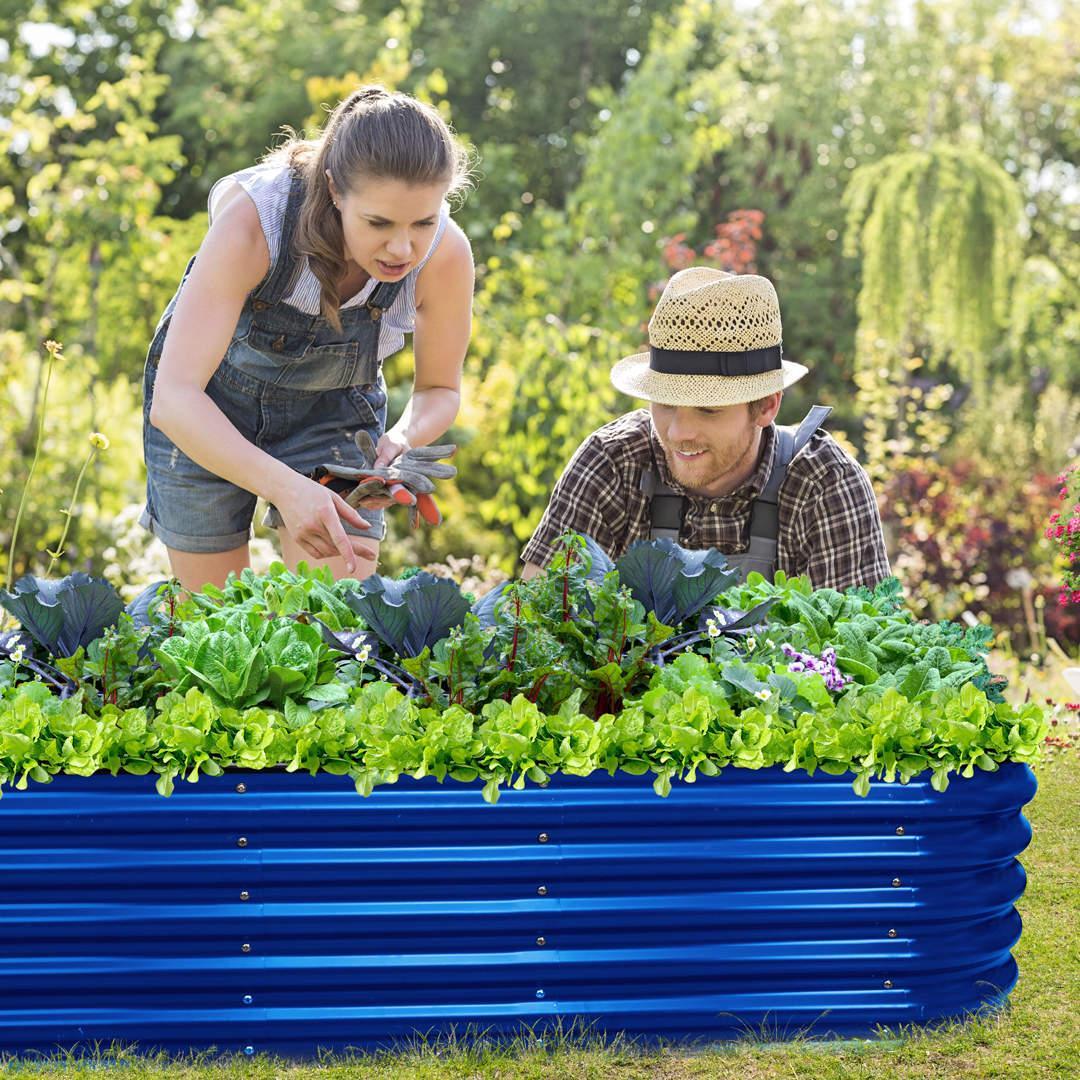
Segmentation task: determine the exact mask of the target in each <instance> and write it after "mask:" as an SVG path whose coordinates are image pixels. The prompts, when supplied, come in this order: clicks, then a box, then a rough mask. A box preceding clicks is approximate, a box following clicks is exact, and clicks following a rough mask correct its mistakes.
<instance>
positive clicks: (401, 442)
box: [374, 428, 409, 469]
mask: <svg viewBox="0 0 1080 1080" xmlns="http://www.w3.org/2000/svg"><path fill="white" fill-rule="evenodd" d="M408 449H409V440H408V439H407V438H406V437H405V436H404V435H402V434H401V432H400V431H395V430H394V429H393V428H391V429H390V430H389V431H387V432H384V434H383V436H382V438H380V439H379V441H378V443H377V444H376V446H375V461H374V465H375V468H377V469H378V468H385V467H386V466H387V465H391V464H393V463H394V462H395V461H396V460H397V459H398V458H399V457H401V455H402V454H404V453H405V451H406V450H408Z"/></svg>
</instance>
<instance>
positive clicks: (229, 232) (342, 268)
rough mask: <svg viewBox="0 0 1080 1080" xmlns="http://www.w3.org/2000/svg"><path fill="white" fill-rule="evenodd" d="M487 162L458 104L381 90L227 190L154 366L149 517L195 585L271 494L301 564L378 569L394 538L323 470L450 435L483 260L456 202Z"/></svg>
mask: <svg viewBox="0 0 1080 1080" xmlns="http://www.w3.org/2000/svg"><path fill="white" fill-rule="evenodd" d="M468 184H469V176H468V156H467V153H466V151H465V150H464V149H463V147H462V146H461V145H460V143H458V141H457V140H456V139H455V137H454V135H453V134H452V133H451V131H450V129H449V128H448V127H447V125H446V123H445V122H444V121H443V120H442V118H441V117H440V116H439V114H438V112H437V111H436V110H435V109H433V108H431V107H430V106H428V105H425V104H423V103H421V102H419V101H417V100H416V99H415V98H412V97H410V96H409V95H407V94H402V93H396V92H390V91H387V90H384V89H382V88H381V87H362V88H360V89H358V90H356V91H355V92H354V93H352V94H350V95H349V97H347V98H346V99H345V100H344V101H342V102H341V103H340V104H339V105H338V106H337V108H336V109H335V110H334V111H333V112H332V113H331V115H330V118H329V120H328V122H327V124H326V126H325V128H324V129H323V131H322V133H321V135H319V137H318V138H315V139H311V140H305V139H300V138H296V137H294V138H292V139H291V140H290V141H289V142H288V143H286V144H285V145H284V146H282V147H280V148H279V149H277V150H276V151H274V152H273V153H272V154H270V155H269V156H268V157H267V158H265V159H264V160H263V161H262V162H260V163H259V164H258V165H256V166H254V167H253V168H250V169H245V170H242V171H241V172H238V173H234V174H233V175H231V176H228V177H225V178H223V179H222V180H219V181H218V183H217V184H215V185H214V188H213V190H212V191H211V193H210V205H209V209H210V228H209V230H208V232H207V234H206V237H205V239H204V240H203V242H202V245H201V246H200V248H199V252H198V254H197V256H196V257H195V258H193V259H192V260H191V262H190V263H189V264H188V268H187V270H186V271H185V273H184V278H183V280H182V281H181V283H180V287H179V289H178V290H177V292H176V295H175V296H174V297H173V298H172V300H171V301H170V302H169V305H168V307H167V308H166V309H165V313H164V315H163V316H162V318H161V321H160V323H159V325H158V328H157V331H156V333H155V335H154V340H153V342H152V344H151V346H150V350H149V353H148V355H147V362H146V371H145V375H144V407H143V445H144V453H145V457H146V469H147V500H146V508H145V510H144V512H143V515H142V518H141V521H142V524H143V525H144V526H145V527H146V528H148V529H149V530H150V531H151V532H153V533H154V535H156V536H158V537H159V538H160V539H161V540H162V541H163V542H164V543H165V545H166V547H167V548H168V552H169V560H170V563H171V565H172V570H173V573H174V575H175V576H176V577H177V578H178V579H179V580H180V582H181V583H182V584H183V585H184V587H185V588H187V589H198V588H201V587H202V586H203V585H205V584H207V583H213V584H216V585H219V586H220V585H221V584H223V583H224V581H225V578H226V576H227V575H228V573H229V572H230V571H234V572H237V573H239V572H240V570H242V569H243V568H244V567H245V566H247V565H248V540H249V537H250V525H251V518H252V514H253V512H254V508H255V501H256V496H261V497H263V498H264V499H266V500H267V501H268V502H270V503H271V504H273V506H274V507H275V508H276V510H277V512H278V517H279V518H280V521H281V525H280V527H279V539H280V542H281V548H282V554H283V556H284V559H285V562H286V563H287V564H288V565H290V566H291V567H295V565H296V563H297V562H299V561H300V560H301V559H306V560H307V561H308V562H309V563H310V564H312V565H327V566H329V567H330V568H331V570H332V572H333V573H334V575H335V577H342V576H345V575H349V576H353V577H364V576H366V575H368V574H370V573H371V572H372V571H373V570H374V568H375V563H376V560H377V558H378V550H379V540H381V539H382V537H383V535H384V534H385V528H384V525H383V522H382V510H381V507H384V506H386V505H388V503H387V502H386V501H385V500H381V501H374V502H369V503H368V504H366V505H365V507H364V509H363V510H362V511H359V512H358V511H357V510H355V509H353V507H351V506H349V505H348V503H346V502H345V501H344V499H342V498H341V497H340V496H339V495H337V494H336V493H334V492H332V491H331V490H329V488H327V487H324V486H322V485H320V484H318V483H316V482H315V481H313V480H310V479H308V478H307V475H306V474H307V473H308V472H310V471H311V470H312V469H314V468H315V467H316V466H318V465H320V464H323V463H324V462H332V463H335V464H340V465H345V466H348V467H351V468H362V467H364V466H366V465H370V464H371V463H370V462H367V461H364V460H363V457H362V455H361V453H360V450H359V449H358V447H357V444H356V441H355V437H356V435H357V432H358V431H359V430H360V429H364V430H366V431H367V432H368V433H369V434H370V435H371V437H372V441H374V442H375V444H376V452H377V459H376V461H375V463H374V464H375V465H376V466H382V465H388V464H390V463H391V462H392V461H393V460H394V459H395V458H397V457H398V456H399V455H400V454H401V453H402V452H403V451H404V450H406V449H408V448H409V447H410V446H423V445H427V444H429V443H431V442H433V441H435V440H437V439H438V437H439V436H440V435H442V434H443V433H444V432H445V431H446V429H447V428H448V427H449V426H450V424H451V423H452V422H453V420H454V418H455V416H456V415H457V411H458V405H459V401H460V397H459V392H460V385H461V369H462V364H463V362H464V357H465V350H466V347H467V345H468V340H469V333H470V324H471V304H472V288H473V266H472V254H471V251H470V248H469V243H468V240H467V239H466V237H465V234H464V233H463V232H462V231H461V229H460V228H458V226H457V225H456V224H454V222H452V221H451V220H450V219H449V215H448V208H447V203H446V198H447V196H449V195H453V194H456V193H457V192H460V191H462V190H463V189H465V188H467V186H468ZM409 332H413V333H414V342H413V350H414V354H415V357H416V368H415V375H414V380H413V392H412V396H411V398H410V400H409V402H408V405H407V406H406V408H405V411H404V412H403V414H402V416H401V418H400V419H399V420H398V421H397V423H396V424H394V426H393V427H392V428H391V429H390V430H389V431H387V430H385V424H386V384H385V381H384V378H383V375H382V363H383V361H384V360H385V359H386V357H387V356H389V355H391V354H392V353H394V352H396V351H397V350H398V349H400V348H401V346H402V344H403V343H404V339H405V334H406V333H409Z"/></svg>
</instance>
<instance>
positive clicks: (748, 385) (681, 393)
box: [611, 353, 809, 408]
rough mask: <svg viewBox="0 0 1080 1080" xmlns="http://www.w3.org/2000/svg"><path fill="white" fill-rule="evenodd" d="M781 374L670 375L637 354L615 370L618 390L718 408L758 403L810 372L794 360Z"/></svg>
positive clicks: (667, 402) (664, 401)
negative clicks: (752, 402) (655, 368)
mask: <svg viewBox="0 0 1080 1080" xmlns="http://www.w3.org/2000/svg"><path fill="white" fill-rule="evenodd" d="M781 365H782V367H781V370H780V371H766V372H763V373H762V374H760V375H666V374H664V373H662V372H659V371H653V370H652V369H651V368H650V367H649V353H635V354H634V355H633V356H627V357H626V358H625V359H623V360H620V361H619V362H618V363H617V364H616V365H615V366H614V367H613V368H612V369H611V381H612V383H613V384H614V386H615V389H616V390H621V391H622V392H623V393H624V394H628V395H629V396H630V397H634V398H643V399H644V400H645V401H655V402H656V403H657V404H658V405H696V406H699V407H703V408H714V407H718V406H720V405H741V404H742V403H743V402H746V401H757V400H758V398H763V397H768V395H769V394H775V393H776V392H777V391H779V390H786V389H787V388H788V387H789V386H791V385H793V384H794V383H797V382H798V381H799V380H800V379H801V378H802V377H803V376H804V375H805V374H806V373H807V371H808V370H809V368H807V367H804V366H803V365H802V364H797V363H795V361H794V360H782V361H781Z"/></svg>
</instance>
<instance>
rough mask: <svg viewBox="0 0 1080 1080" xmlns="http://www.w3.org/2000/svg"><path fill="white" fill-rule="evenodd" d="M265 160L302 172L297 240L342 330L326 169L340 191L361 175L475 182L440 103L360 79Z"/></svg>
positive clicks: (337, 223) (453, 186)
mask: <svg viewBox="0 0 1080 1080" xmlns="http://www.w3.org/2000/svg"><path fill="white" fill-rule="evenodd" d="M263 160H264V161H274V162H281V163H284V164H288V165H289V166H291V167H292V168H293V169H295V170H296V171H297V172H299V173H300V174H301V175H302V176H303V178H304V184H305V190H304V201H303V204H302V205H301V208H300V216H299V218H298V220H297V222H296V228H295V230H294V231H293V239H292V246H293V250H294V251H295V252H296V254H297V255H300V256H303V255H306V256H307V258H308V261H309V262H310V264H311V269H312V271H313V272H314V274H315V277H316V278H318V280H319V285H320V286H321V290H320V293H321V295H320V299H319V307H320V309H321V311H322V314H323V315H324V316H325V317H326V318H327V319H328V320H329V321H330V323H331V324H332V325H333V326H335V327H336V328H337V329H338V330H340V329H341V315H340V309H341V295H340V293H339V292H338V281H339V280H340V279H341V278H342V277H343V276H344V274H345V269H346V265H347V264H346V262H345V241H344V235H343V233H342V229H341V217H340V215H339V214H338V212H337V210H336V209H335V207H334V203H333V199H332V198H331V195H330V185H329V183H328V181H327V177H326V173H327V171H329V173H330V175H331V176H332V177H333V180H334V185H335V186H336V187H337V189H338V191H341V192H345V191H349V190H351V189H353V188H354V187H355V185H356V181H357V178H358V177H359V176H361V175H362V176H366V177H371V178H374V179H380V180H382V179H392V180H404V181H407V182H408V183H411V184H435V183H443V182H445V183H446V184H447V185H448V188H447V194H450V195H455V194H458V193H459V192H462V191H465V190H467V189H468V188H469V186H470V185H471V183H472V178H471V175H470V158H469V151H468V150H467V149H466V148H465V147H464V146H463V145H462V144H461V143H460V142H459V141H458V139H457V138H456V136H455V135H454V133H453V132H452V131H451V130H450V127H449V125H448V124H447V123H446V121H445V120H443V118H442V117H441V116H440V115H439V112H438V110H437V109H435V108H433V107H432V106H431V105H427V104H425V103H424V102H421V101H417V99H416V98H414V97H411V96H410V95H409V94H403V93H400V92H398V91H393V90H386V89H384V88H383V87H381V86H361V87H359V88H358V89H356V90H354V91H353V92H352V93H351V94H350V95H349V96H348V97H347V98H345V99H344V101H341V102H339V103H338V105H337V107H336V108H335V109H334V111H333V112H332V113H331V114H330V116H329V119H328V120H327V121H326V125H325V126H324V127H323V129H322V131H321V132H320V133H319V134H318V136H317V137H315V138H310V139H305V138H301V137H299V136H298V135H296V134H295V133H291V137H290V138H289V139H288V141H287V142H285V143H284V144H283V145H282V146H279V147H277V148H276V149H275V150H273V151H272V152H271V153H269V154H267V155H266V157H265V158H264V159H263Z"/></svg>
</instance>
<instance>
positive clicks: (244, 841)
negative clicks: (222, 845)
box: [236, 836, 247, 847]
mask: <svg viewBox="0 0 1080 1080" xmlns="http://www.w3.org/2000/svg"><path fill="white" fill-rule="evenodd" d="M236 846H237V847H247V837H246V836H241V837H240V839H239V840H237V841H236Z"/></svg>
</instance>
